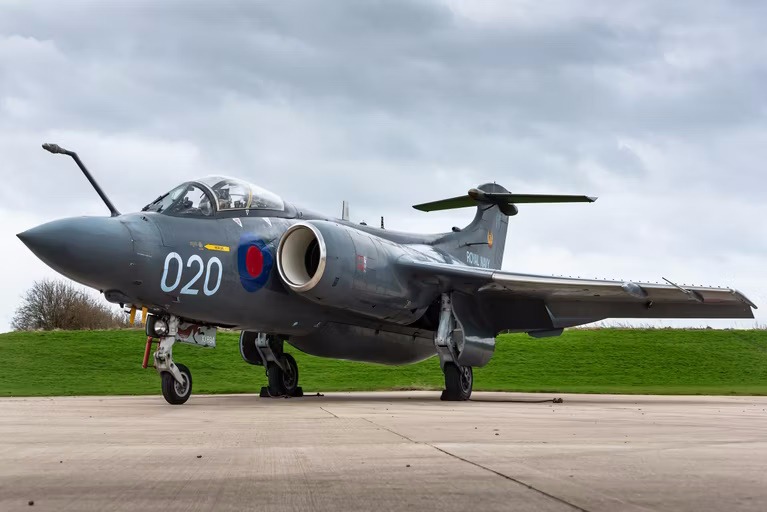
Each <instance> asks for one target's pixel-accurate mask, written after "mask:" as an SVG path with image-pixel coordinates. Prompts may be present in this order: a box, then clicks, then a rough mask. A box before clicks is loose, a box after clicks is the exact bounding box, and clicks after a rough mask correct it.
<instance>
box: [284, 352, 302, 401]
mask: <svg viewBox="0 0 767 512" xmlns="http://www.w3.org/2000/svg"><path fill="white" fill-rule="evenodd" d="M282 357H283V362H284V364H285V366H286V367H287V368H288V371H287V372H286V371H280V373H281V374H282V389H284V390H285V394H286V395H288V396H297V394H298V363H296V360H295V358H293V356H291V355H290V354H284V355H283V356H282Z"/></svg>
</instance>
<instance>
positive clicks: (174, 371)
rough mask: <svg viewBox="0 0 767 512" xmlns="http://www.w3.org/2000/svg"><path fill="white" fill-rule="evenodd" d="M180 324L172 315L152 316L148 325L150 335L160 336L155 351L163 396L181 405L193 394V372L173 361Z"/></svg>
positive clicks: (156, 366) (166, 399) (156, 367)
mask: <svg viewBox="0 0 767 512" xmlns="http://www.w3.org/2000/svg"><path fill="white" fill-rule="evenodd" d="M178 324H179V321H178V318H177V317H175V316H170V317H169V318H168V320H167V321H166V320H162V319H159V318H157V317H155V316H152V317H150V318H149V322H147V326H146V327H147V335H148V336H158V337H159V338H160V345H159V347H157V351H156V352H155V353H154V367H155V369H156V370H157V373H159V374H160V380H161V381H162V396H163V397H164V398H165V401H166V402H168V403H169V404H171V405H181V404H183V403H185V402H186V401H187V400H189V397H190V396H192V372H190V371H189V368H187V367H186V366H184V365H183V364H176V363H175V362H174V361H173V344H174V343H176V333H178Z"/></svg>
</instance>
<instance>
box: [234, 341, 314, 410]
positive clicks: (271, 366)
mask: <svg viewBox="0 0 767 512" xmlns="http://www.w3.org/2000/svg"><path fill="white" fill-rule="evenodd" d="M283 346H284V342H283V340H282V339H281V338H280V337H278V336H276V335H273V334H266V333H261V332H258V333H257V332H252V331H242V334H240V354H241V355H242V358H243V359H244V360H245V361H246V362H248V363H250V364H254V365H259V366H264V367H265V368H266V376H267V379H268V383H269V385H268V386H264V387H262V388H261V393H260V395H261V396H262V397H275V396H291V397H299V396H303V395H304V392H303V389H302V388H301V386H299V385H298V364H297V363H296V360H295V359H294V358H293V356H291V355H290V354H286V353H284V352H283Z"/></svg>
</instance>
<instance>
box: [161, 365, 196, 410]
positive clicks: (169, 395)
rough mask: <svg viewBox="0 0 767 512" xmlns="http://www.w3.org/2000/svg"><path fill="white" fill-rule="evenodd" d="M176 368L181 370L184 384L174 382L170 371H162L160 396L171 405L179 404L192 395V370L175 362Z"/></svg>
mask: <svg viewBox="0 0 767 512" xmlns="http://www.w3.org/2000/svg"><path fill="white" fill-rule="evenodd" d="M176 368H178V371H180V372H181V375H182V377H184V379H186V382H185V385H182V384H179V383H178V382H176V379H174V378H173V375H172V374H171V373H170V372H162V374H160V379H161V380H162V396H163V397H164V398H165V401H166V402H168V403H169V404H171V405H181V404H183V403H185V402H186V401H187V400H189V397H190V396H192V372H190V371H189V368H187V367H186V366H184V365H183V364H176Z"/></svg>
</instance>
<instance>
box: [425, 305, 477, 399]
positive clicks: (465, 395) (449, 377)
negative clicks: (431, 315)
mask: <svg viewBox="0 0 767 512" xmlns="http://www.w3.org/2000/svg"><path fill="white" fill-rule="evenodd" d="M458 339H460V337H459V335H458V333H457V332H456V322H455V318H454V316H453V309H452V303H451V299H450V295H448V294H446V293H444V294H442V305H441V307H440V312H439V326H438V327H437V335H436V336H435V337H434V345H435V346H436V348H437V355H439V364H440V366H441V367H442V371H443V372H444V374H445V390H444V391H442V396H441V397H440V398H441V399H442V400H446V401H452V402H457V401H465V400H468V399H469V398H471V390H472V387H473V386H474V372H473V371H472V369H471V366H461V365H459V364H458V362H457V361H458V355H459V347H458V343H457V341H458Z"/></svg>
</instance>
